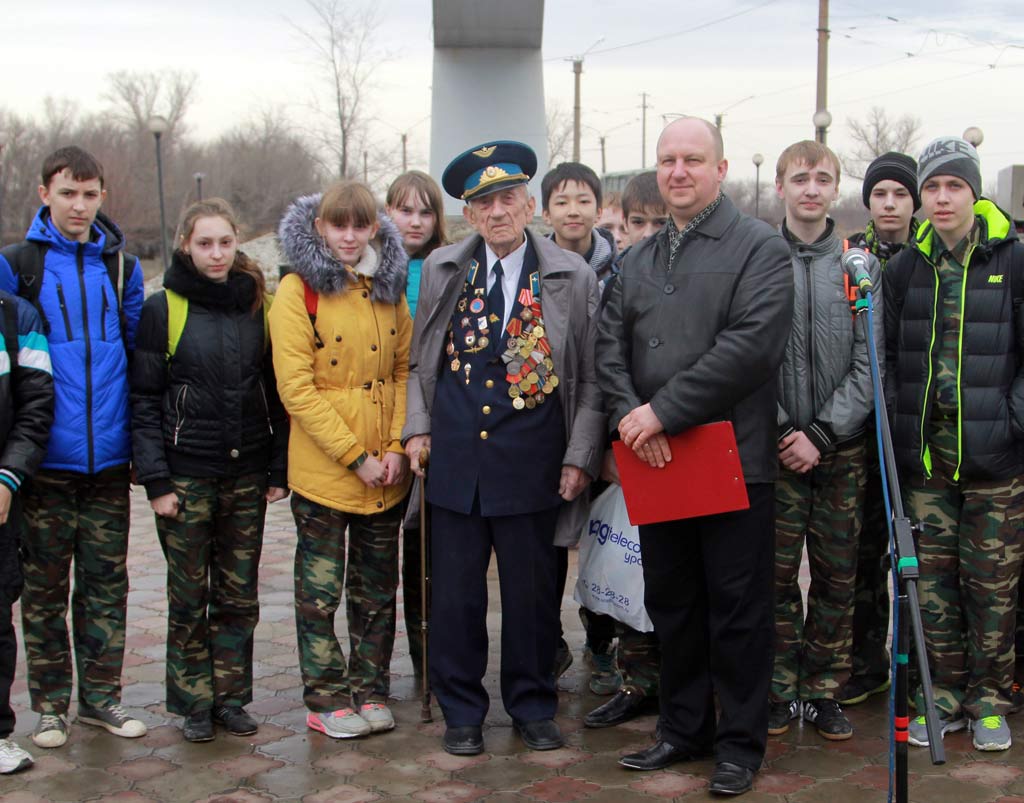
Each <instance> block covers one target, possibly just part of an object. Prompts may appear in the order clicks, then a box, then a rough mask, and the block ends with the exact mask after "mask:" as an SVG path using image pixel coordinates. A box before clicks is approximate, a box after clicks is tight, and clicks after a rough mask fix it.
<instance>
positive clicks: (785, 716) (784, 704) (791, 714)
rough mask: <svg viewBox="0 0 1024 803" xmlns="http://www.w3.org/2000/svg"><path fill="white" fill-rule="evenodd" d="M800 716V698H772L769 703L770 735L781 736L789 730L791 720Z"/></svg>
mask: <svg viewBox="0 0 1024 803" xmlns="http://www.w3.org/2000/svg"><path fill="white" fill-rule="evenodd" d="M798 716H800V701H799V700H772V701H770V702H769V703H768V735H769V736H781V735H782V734H784V733H785V732H786V731H788V730H789V721H790V720H791V719H796V718H797V717H798Z"/></svg>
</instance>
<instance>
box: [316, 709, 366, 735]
mask: <svg viewBox="0 0 1024 803" xmlns="http://www.w3.org/2000/svg"><path fill="white" fill-rule="evenodd" d="M306 725H307V727H309V728H310V729H311V730H315V731H320V733H322V734H324V735H325V736H330V737H331V738H332V739H352V738H353V737H356V736H366V734H368V733H370V731H371V730H372V728H370V723H369V722H367V721H366V720H365V719H363V718H362V717H361V716H359V714H357V713H356V712H355V711H353V710H352V709H351V708H339V709H338V710H337V711H331V712H330V713H326V714H322V713H318V712H316V711H310V712H309V713H308V714H307V715H306Z"/></svg>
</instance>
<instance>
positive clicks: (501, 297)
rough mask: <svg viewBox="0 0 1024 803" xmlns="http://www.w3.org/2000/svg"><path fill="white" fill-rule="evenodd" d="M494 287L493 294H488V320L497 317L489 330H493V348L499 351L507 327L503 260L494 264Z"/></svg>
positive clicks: (490, 324) (492, 288)
mask: <svg viewBox="0 0 1024 803" xmlns="http://www.w3.org/2000/svg"><path fill="white" fill-rule="evenodd" d="M492 270H493V271H494V285H493V286H492V287H491V292H489V293H488V294H487V312H488V319H489V318H490V316H491V315H494V316H495V317H497V319H498V320H497V321H495V322H493V323H488V328H489V329H490V330H491V348H492V349H497V347H498V343H499V342H500V341H501V335H502V332H501V330H502V327H503V326H504V325H505V291H504V290H503V289H502V287H501V277H502V276H503V275H504V274H505V269H504V268H502V267H501V260H498V261H497V262H495V263H494V268H492Z"/></svg>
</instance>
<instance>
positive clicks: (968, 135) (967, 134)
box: [964, 125, 985, 148]
mask: <svg viewBox="0 0 1024 803" xmlns="http://www.w3.org/2000/svg"><path fill="white" fill-rule="evenodd" d="M964 139H965V140H967V142H969V143H971V144H972V145H973V146H974V147H975V148H977V147H978V146H979V145H981V143H982V142H984V141H985V134H984V132H983V131H982V130H981V129H980V128H978V126H976V125H972V126H969V127H968V128H965V129H964Z"/></svg>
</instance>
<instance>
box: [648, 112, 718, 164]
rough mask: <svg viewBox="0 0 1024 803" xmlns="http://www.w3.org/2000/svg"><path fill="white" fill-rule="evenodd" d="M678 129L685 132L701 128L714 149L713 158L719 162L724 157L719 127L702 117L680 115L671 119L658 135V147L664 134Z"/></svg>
mask: <svg viewBox="0 0 1024 803" xmlns="http://www.w3.org/2000/svg"><path fill="white" fill-rule="evenodd" d="M680 129H682V130H685V131H686V132H687V133H693V132H695V131H699V130H700V129H703V130H704V131H705V132H706V133H707V135H708V136H709V137H710V138H711V144H712V147H713V148H714V149H715V159H716V160H717V161H719V162H720V161H722V160H723V159H724V158H725V142H723V140H722V131H721V129H719V128H718V126H716V125H715V124H714V123H710V122H708V121H707V120H705V119H704V118H703V117H680V118H679V119H678V120H673V121H672V122H671V123H669V124H668V125H667V126H665V127H664V128H663V129H662V131H661V134H660V135H659V136H658V147H659V148H660V147H661V141H662V139H663V138H664V137H665V135H666V134H671V133H672V132H674V131H676V130H680Z"/></svg>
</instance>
